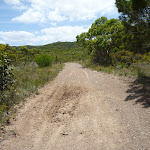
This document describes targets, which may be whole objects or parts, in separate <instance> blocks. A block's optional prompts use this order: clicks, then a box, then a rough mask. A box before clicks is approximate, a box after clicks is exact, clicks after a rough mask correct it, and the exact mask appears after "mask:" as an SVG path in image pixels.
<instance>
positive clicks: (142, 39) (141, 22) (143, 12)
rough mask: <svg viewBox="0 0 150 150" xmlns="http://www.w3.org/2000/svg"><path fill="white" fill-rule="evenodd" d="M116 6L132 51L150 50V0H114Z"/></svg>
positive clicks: (145, 51) (144, 51) (142, 51)
mask: <svg viewBox="0 0 150 150" xmlns="http://www.w3.org/2000/svg"><path fill="white" fill-rule="evenodd" d="M116 6H117V8H118V11H119V12H120V13H121V16H120V19H121V20H122V23H123V25H124V26H125V29H126V34H128V35H130V37H132V39H131V40H130V41H129V45H130V49H131V51H133V52H138V53H147V52H149V51H150V44H149V43H150V41H149V39H150V1H148V0H142V1H141V0H128V1H127V0H116Z"/></svg>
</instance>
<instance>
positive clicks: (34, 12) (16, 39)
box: [0, 0, 119, 46]
mask: <svg viewBox="0 0 150 150" xmlns="http://www.w3.org/2000/svg"><path fill="white" fill-rule="evenodd" d="M118 15H119V14H118V11H117V8H116V7H115V0H0V43H2V44H6V43H8V44H9V45H11V46H20V45H44V44H48V43H53V42H57V41H75V40H76V35H79V34H81V33H82V32H87V31H88V29H89V27H90V26H91V24H92V23H94V21H95V20H96V19H98V18H100V17H102V16H105V17H107V18H108V19H111V18H118Z"/></svg>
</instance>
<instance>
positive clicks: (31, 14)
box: [12, 9, 45, 23]
mask: <svg viewBox="0 0 150 150" xmlns="http://www.w3.org/2000/svg"><path fill="white" fill-rule="evenodd" d="M12 21H18V22H25V23H35V22H44V21H45V18H44V17H43V15H42V13H41V12H40V11H38V10H33V9H28V10H27V11H26V12H25V13H23V14H22V16H19V17H16V18H13V19H12Z"/></svg>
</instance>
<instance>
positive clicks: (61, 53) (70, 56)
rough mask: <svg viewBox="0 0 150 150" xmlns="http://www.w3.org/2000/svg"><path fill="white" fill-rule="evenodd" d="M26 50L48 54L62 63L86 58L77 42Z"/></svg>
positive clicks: (84, 52) (28, 46) (81, 46)
mask: <svg viewBox="0 0 150 150" xmlns="http://www.w3.org/2000/svg"><path fill="white" fill-rule="evenodd" d="M26 47H27V48H28V49H33V48H36V49H40V50H41V51H42V52H44V53H47V54H50V55H51V57H52V58H53V59H54V60H56V59H57V60H56V61H60V60H62V61H63V62H69V61H78V60H81V59H83V58H84V57H86V55H87V54H86V51H85V49H84V48H83V45H82V44H79V43H77V42H56V43H52V44H47V45H43V46H30V45H27V46H26Z"/></svg>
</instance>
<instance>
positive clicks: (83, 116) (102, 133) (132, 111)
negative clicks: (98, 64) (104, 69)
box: [0, 63, 150, 150]
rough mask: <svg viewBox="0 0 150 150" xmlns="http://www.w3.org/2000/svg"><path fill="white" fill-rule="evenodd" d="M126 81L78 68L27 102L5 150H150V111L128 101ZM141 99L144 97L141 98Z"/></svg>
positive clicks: (68, 66)
mask: <svg viewBox="0 0 150 150" xmlns="http://www.w3.org/2000/svg"><path fill="white" fill-rule="evenodd" d="M123 79H125V78H121V77H117V76H114V75H108V74H106V73H101V72H96V71H91V70H89V69H85V68H83V67H82V66H81V65H79V64H76V63H68V64H66V66H65V68H64V70H63V71H62V72H60V74H59V75H58V77H57V78H56V79H55V80H54V81H53V82H51V83H50V84H47V85H45V86H44V87H43V88H41V89H40V90H39V95H33V96H31V97H30V98H28V99H27V102H26V103H25V105H24V106H23V107H21V108H20V109H19V110H18V114H17V116H16V119H15V120H13V121H12V122H11V125H9V126H8V127H7V129H6V131H5V130H4V132H5V134H4V135H5V136H4V137H2V138H1V139H2V140H1V145H0V149H2V150H20V149H23V150H29V149H31V150H47V149H49V150H60V149H63V150H70V149H71V150H91V149H93V150H127V149H128V150H146V149H147V150H148V149H149V147H150V133H149V131H150V126H149V123H150V108H143V106H142V105H141V104H135V101H136V100H137V97H136V95H135V98H134V100H132V101H125V100H126V99H127V97H128V96H130V95H131V94H132V92H131V93H130V92H129V88H130V82H129V81H127V80H123ZM135 94H139V93H135Z"/></svg>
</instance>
